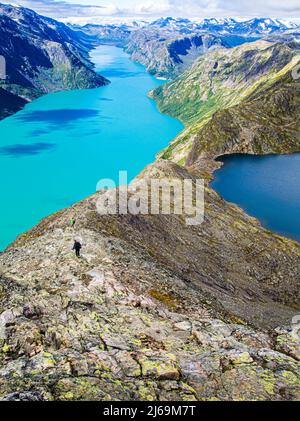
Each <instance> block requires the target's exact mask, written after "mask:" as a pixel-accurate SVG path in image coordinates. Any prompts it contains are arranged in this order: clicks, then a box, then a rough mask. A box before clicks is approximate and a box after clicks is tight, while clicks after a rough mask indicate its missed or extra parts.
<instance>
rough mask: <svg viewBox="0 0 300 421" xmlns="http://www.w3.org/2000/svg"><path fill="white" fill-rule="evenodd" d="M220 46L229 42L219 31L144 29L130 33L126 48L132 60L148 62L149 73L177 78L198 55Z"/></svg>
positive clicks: (146, 64)
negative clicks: (218, 34) (223, 38)
mask: <svg viewBox="0 0 300 421" xmlns="http://www.w3.org/2000/svg"><path fill="white" fill-rule="evenodd" d="M220 47H229V45H228V44H227V43H226V42H225V41H223V40H222V39H221V38H220V37H218V36H216V35H211V34H203V35H200V34H199V35H197V34H194V35H181V34H176V33H173V32H172V33H170V34H169V33H162V32H161V31H160V30H159V31H157V30H156V29H154V30H150V31H149V30H147V29H141V30H138V31H135V32H134V33H133V34H132V35H131V37H130V40H129V43H128V45H127V48H126V51H127V52H128V53H129V54H130V55H131V58H132V60H134V61H138V62H140V63H142V64H143V65H145V66H146V67H147V70H148V71H149V72H150V73H152V74H155V75H157V76H160V77H166V78H174V77H176V76H177V75H178V74H180V73H182V72H183V71H184V70H186V69H187V68H188V67H189V66H190V65H191V64H192V63H193V61H194V60H195V59H196V58H198V57H199V56H201V55H203V54H205V53H206V52H207V51H209V50H212V49H216V48H220Z"/></svg>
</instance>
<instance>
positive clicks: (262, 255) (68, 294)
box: [0, 161, 300, 400]
mask: <svg viewBox="0 0 300 421" xmlns="http://www.w3.org/2000/svg"><path fill="white" fill-rule="evenodd" d="M199 175H200V174H196V173H194V175H193V174H192V173H191V172H187V171H186V170H184V169H183V168H181V167H179V166H177V165H175V164H173V163H171V162H168V161H160V162H157V163H156V164H154V165H151V166H150V167H149V168H147V169H146V170H145V171H144V172H143V173H142V174H141V175H140V177H139V178H138V180H141V179H143V180H147V181H149V180H150V179H153V178H156V179H167V180H169V179H170V178H171V179H177V180H183V179H187V178H190V179H193V180H194V181H195V178H194V177H198V176H199ZM201 176H205V174H201ZM206 176H207V175H206ZM101 194H102V193H98V194H96V195H95V196H93V197H91V198H88V199H86V200H84V201H82V202H81V203H78V204H77V205H75V206H74V207H73V208H72V209H67V210H64V211H62V212H59V213H58V214H56V215H53V216H51V217H49V218H47V219H45V220H44V221H42V222H41V223H40V224H39V225H38V226H37V227H36V228H34V229H33V230H31V231H29V232H28V233H26V234H24V235H22V236H21V237H20V238H19V239H18V240H17V241H16V242H15V243H14V244H13V245H12V246H11V247H9V249H8V250H7V251H6V252H5V253H3V254H2V255H1V256H0V279H1V281H0V291H1V292H0V343H1V347H0V374H1V376H0V396H1V397H2V398H3V399H4V400H15V399H27V400H28V399H29V400H49V399H57V400H81V399H92V400H94V399H95V400H109V399H112V400H133V399H134V400H211V399H214V400H216V399H217V400H240V399H242V400H244V399H254V400H255V399H257V400H296V399H299V397H300V395H299V393H300V391H299V360H300V355H299V342H297V337H295V336H294V335H292V333H291V330H290V329H291V328H290V326H291V320H292V318H293V316H294V315H295V314H296V313H297V312H299V296H298V294H299V289H298V285H299V277H300V273H299V267H300V265H299V263H300V246H299V244H297V243H295V242H292V241H289V240H286V239H283V238H280V237H278V236H275V235H273V234H272V233H270V232H267V231H265V230H264V229H263V228H262V227H261V226H260V225H259V224H258V223H257V221H255V220H254V219H252V218H250V217H248V216H246V215H245V214H244V213H243V212H242V211H241V210H240V209H238V208H237V207H235V206H231V205H229V204H227V203H226V202H224V201H223V200H221V199H220V198H219V197H218V196H217V194H216V193H215V192H213V191H212V190H211V189H210V188H208V187H207V188H206V217H205V222H204V224H203V225H201V226H195V227H188V226H186V224H185V218H184V217H181V216H175V215H173V216H162V215H161V216H160V215H156V216H136V217H134V216H122V217H121V216H100V215H99V214H98V213H97V211H96V201H97V199H98V198H99V195H101ZM74 215H76V221H77V222H76V225H75V227H74V228H71V227H70V224H69V220H70V216H74ZM78 237H79V238H80V239H81V241H82V243H83V245H84V247H83V256H82V258H81V259H78V258H76V257H75V256H74V254H73V252H72V251H71V247H72V244H73V239H74V238H78ZM287 280H288V281H287ZM276 326H278V328H276V329H275V327H276Z"/></svg>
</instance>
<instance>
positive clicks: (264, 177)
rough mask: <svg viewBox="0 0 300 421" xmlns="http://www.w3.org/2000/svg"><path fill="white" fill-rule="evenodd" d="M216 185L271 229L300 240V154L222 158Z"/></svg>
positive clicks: (220, 192) (225, 197) (220, 191)
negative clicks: (222, 163)
mask: <svg viewBox="0 0 300 421" xmlns="http://www.w3.org/2000/svg"><path fill="white" fill-rule="evenodd" d="M222 161H223V162H224V165H223V167H222V168H221V169H220V170H218V171H217V172H216V173H215V177H216V178H215V180H214V181H213V182H212V187H213V188H214V189H215V190H216V191H217V192H218V193H219V194H220V195H221V196H222V197H223V198H224V199H226V200H227V201H229V202H233V203H236V204H238V205H239V206H240V207H242V208H243V209H245V210H246V211H247V213H248V214H249V215H252V216H255V217H256V218H258V219H259V220H260V221H261V223H262V225H263V226H264V227H266V228H268V229H270V230H271V231H274V232H276V233H278V234H282V235H284V236H286V237H290V238H293V239H295V240H297V241H300V154H299V153H298V154H294V155H280V156H277V155H272V156H271V155H270V156H264V157H257V156H249V155H247V156H243V155H233V156H227V157H224V158H222Z"/></svg>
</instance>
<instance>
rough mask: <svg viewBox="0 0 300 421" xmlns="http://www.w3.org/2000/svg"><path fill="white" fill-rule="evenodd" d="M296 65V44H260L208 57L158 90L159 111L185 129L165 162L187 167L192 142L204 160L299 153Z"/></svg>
mask: <svg viewBox="0 0 300 421" xmlns="http://www.w3.org/2000/svg"><path fill="white" fill-rule="evenodd" d="M299 61H300V55H299V52H298V50H297V48H295V45H294V44H271V43H268V42H265V41H259V42H256V43H251V44H244V45H242V46H239V47H236V48H234V49H231V50H227V51H217V52H213V53H210V54H208V55H207V56H206V57H204V58H203V59H200V60H199V61H197V62H196V63H195V64H194V66H193V67H192V68H191V69H190V71H188V72H186V73H185V74H184V75H182V77H180V78H178V79H177V80H175V81H174V82H173V83H170V84H168V85H165V86H163V87H160V88H158V89H156V90H155V91H154V92H153V93H152V96H153V97H154V98H155V99H156V100H157V101H158V104H159V106H160V109H161V111H163V112H166V113H168V114H170V115H172V116H175V117H177V118H180V119H181V120H182V121H183V122H184V124H185V125H186V127H187V128H186V130H185V131H184V132H183V133H182V134H181V135H179V137H178V138H177V139H176V140H175V141H174V142H173V144H172V145H171V146H170V147H169V148H167V150H166V151H165V154H164V157H166V158H170V157H171V158H174V159H175V160H176V161H177V162H178V161H180V160H181V161H182V162H185V159H186V158H187V155H188V153H189V151H190V149H191V147H192V144H193V142H195V148H196V143H197V145H198V146H197V148H198V149H197V150H199V151H200V149H201V153H202V152H203V156H208V155H209V156H217V155H220V154H222V153H231V152H233V151H234V152H239V151H241V152H242V151H243V152H248V153H272V152H281V151H282V152H284V151H285V152H289V151H290V152H293V151H295V150H297V149H298V150H299V136H298V134H299V113H298V112H297V104H298V103H299V81H295V80H293V78H292V76H291V71H292V69H293V68H295V67H296V66H297V65H298V63H299ZM262 111H263V112H262ZM266 122H268V123H266ZM217 127H219V129H218V130H217ZM237 133H238V134H237ZM237 135H238V139H237V138H236V136H237ZM203 139H205V140H203ZM230 142H231V143H232V145H231V147H229V144H230ZM234 145H237V146H236V147H235V146H234Z"/></svg>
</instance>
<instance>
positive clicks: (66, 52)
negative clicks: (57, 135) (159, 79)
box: [0, 4, 108, 118]
mask: <svg viewBox="0 0 300 421" xmlns="http://www.w3.org/2000/svg"><path fill="white" fill-rule="evenodd" d="M92 47H93V40H92V39H89V38H88V36H87V35H85V34H83V33H80V32H74V31H72V30H71V29H70V28H68V27H67V26H65V25H64V24H62V23H60V22H57V21H55V20H53V19H49V18H46V17H43V16H40V15H38V14H36V13H35V12H33V11H32V10H29V9H24V8H22V7H13V6H10V5H1V4H0V56H2V57H4V59H5V62H6V77H5V78H4V79H0V89H1V99H3V101H1V105H0V118H3V117H6V116H7V115H9V114H12V113H14V112H16V111H18V110H19V109H20V108H21V107H22V106H23V105H24V104H26V103H27V102H28V101H30V100H32V99H35V98H37V97H39V96H41V95H43V94H45V93H49V92H55V91H60V90H67V89H82V88H95V87H98V86H102V85H105V84H107V83H108V81H107V80H106V79H105V78H103V77H102V76H100V75H98V74H96V73H95V72H94V70H93V66H92V64H91V63H90V61H89V58H88V52H89V50H90V49H91V48H92ZM3 91H5V93H4V92H3Z"/></svg>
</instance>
